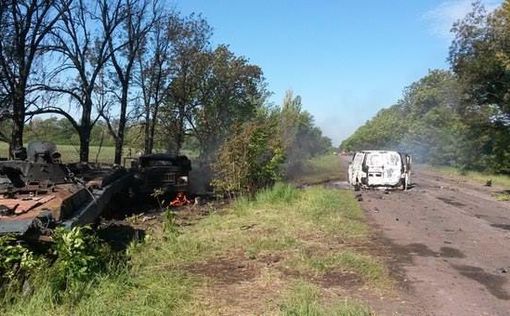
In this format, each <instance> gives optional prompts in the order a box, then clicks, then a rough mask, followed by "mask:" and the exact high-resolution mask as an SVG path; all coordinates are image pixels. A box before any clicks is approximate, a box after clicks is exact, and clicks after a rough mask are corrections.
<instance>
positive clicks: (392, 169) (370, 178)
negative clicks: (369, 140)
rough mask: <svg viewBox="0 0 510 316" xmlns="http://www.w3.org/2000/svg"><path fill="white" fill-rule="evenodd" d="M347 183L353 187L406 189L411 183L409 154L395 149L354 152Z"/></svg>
mask: <svg viewBox="0 0 510 316" xmlns="http://www.w3.org/2000/svg"><path fill="white" fill-rule="evenodd" d="M348 174H349V178H348V180H349V183H350V184H351V185H352V186H354V188H355V189H359V188H362V187H364V188H368V187H380V188H398V187H401V188H402V189H403V190H407V189H408V187H409V185H410V183H411V156H410V155H407V154H404V153H399V152H396V151H383V150H367V151H360V152H357V153H355V154H354V156H353V158H352V162H351V163H350V164H349V170H348Z"/></svg>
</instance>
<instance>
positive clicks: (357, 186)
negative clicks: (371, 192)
mask: <svg viewBox="0 0 510 316" xmlns="http://www.w3.org/2000/svg"><path fill="white" fill-rule="evenodd" d="M359 190H361V185H360V184H359V181H358V179H356V184H354V191H359Z"/></svg>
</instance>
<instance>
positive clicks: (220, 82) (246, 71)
mask: <svg viewBox="0 0 510 316" xmlns="http://www.w3.org/2000/svg"><path fill="white" fill-rule="evenodd" d="M202 62H205V63H207V65H208V68H207V72H206V73H205V75H204V76H203V78H201V81H200V83H199V85H198V86H199V91H198V97H197V100H196V102H197V106H195V107H193V110H192V111H191V112H190V115H189V116H188V123H189V125H190V127H191V130H192V133H193V136H195V137H196V139H197V140H198V141H199V143H200V151H201V156H202V158H204V159H211V158H212V157H214V154H215V152H216V150H217V149H218V148H219V146H221V144H222V143H223V142H224V141H225V139H226V138H227V137H228V136H229V135H230V134H231V133H232V128H233V127H235V126H236V125H237V124H241V123H243V122H247V121H249V120H250V119H252V118H253V117H254V116H255V114H256V112H257V110H258V109H260V108H261V107H263V106H264V104H265V103H264V102H265V100H266V97H267V95H268V93H267V91H266V89H265V83H264V77H263V73H262V69H261V68H260V67H259V66H256V65H253V64H250V63H249V62H248V60H247V59H246V58H245V57H240V56H236V55H235V54H234V53H233V52H231V51H230V50H229V49H228V47H227V46H224V45H220V46H218V47H217V48H216V49H215V50H214V51H212V52H210V53H208V58H204V59H202Z"/></svg>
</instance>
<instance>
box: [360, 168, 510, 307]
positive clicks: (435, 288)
mask: <svg viewBox="0 0 510 316" xmlns="http://www.w3.org/2000/svg"><path fill="white" fill-rule="evenodd" d="M413 181H414V182H415V186H414V188H412V189H411V190H409V191H405V192H404V191H392V192H390V193H386V192H384V191H375V190H374V191H362V193H361V197H362V201H361V205H362V207H363V208H364V209H365V211H366V213H367V214H368V218H369V221H370V222H371V223H372V224H373V226H374V227H375V229H376V231H378V236H379V237H378V238H380V239H381V241H382V242H384V243H385V245H387V246H388V248H389V249H390V250H391V251H390V254H391V256H393V259H394V260H393V261H392V262H393V263H392V264H393V265H395V266H394V267H392V268H395V269H396V270H400V271H401V274H402V277H401V278H402V280H401V282H404V283H406V285H407V286H406V287H405V288H407V289H408V291H409V293H407V294H409V295H410V296H411V297H414V300H415V301H416V302H417V303H418V304H419V305H420V306H421V307H420V309H417V310H416V313H415V314H416V315H510V283H509V278H510V202H502V201H497V200H496V198H495V197H494V193H496V192H500V191H502V190H503V188H497V187H485V186H483V185H481V184H478V183H474V182H469V181H465V180H461V179H460V178H458V179H457V178H450V177H446V176H442V175H440V174H437V173H434V172H432V171H427V170H424V169H422V170H417V171H415V174H414V179H413Z"/></svg>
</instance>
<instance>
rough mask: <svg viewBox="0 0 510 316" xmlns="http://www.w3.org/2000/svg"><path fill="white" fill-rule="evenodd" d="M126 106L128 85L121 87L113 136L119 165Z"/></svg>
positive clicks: (124, 128) (116, 161) (125, 120)
mask: <svg viewBox="0 0 510 316" xmlns="http://www.w3.org/2000/svg"><path fill="white" fill-rule="evenodd" d="M127 107H128V85H124V86H123V87H122V98H121V100H120V117H119V127H118V132H117V137H115V163H116V164H118V165H120V164H121V162H122V149H123V147H124V135H125V131H126V123H127V115H126V112H127Z"/></svg>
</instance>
